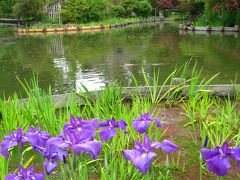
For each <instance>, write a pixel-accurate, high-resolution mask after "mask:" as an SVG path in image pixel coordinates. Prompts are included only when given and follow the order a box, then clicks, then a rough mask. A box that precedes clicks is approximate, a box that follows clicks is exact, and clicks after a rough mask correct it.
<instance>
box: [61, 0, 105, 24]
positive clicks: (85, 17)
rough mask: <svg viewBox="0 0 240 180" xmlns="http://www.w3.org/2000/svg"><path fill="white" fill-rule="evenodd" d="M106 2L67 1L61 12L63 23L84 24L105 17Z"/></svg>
mask: <svg viewBox="0 0 240 180" xmlns="http://www.w3.org/2000/svg"><path fill="white" fill-rule="evenodd" d="M108 7H109V6H108V2H107V0H68V1H67V3H66V5H65V6H63V9H62V11H61V15H62V20H63V22H65V23H66V22H79V23H86V22H91V21H99V20H102V19H103V18H105V17H106V16H107V10H108Z"/></svg>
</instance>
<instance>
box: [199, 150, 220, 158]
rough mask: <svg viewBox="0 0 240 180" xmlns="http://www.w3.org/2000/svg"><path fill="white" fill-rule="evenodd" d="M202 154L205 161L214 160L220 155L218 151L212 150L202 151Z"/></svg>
mask: <svg viewBox="0 0 240 180" xmlns="http://www.w3.org/2000/svg"><path fill="white" fill-rule="evenodd" d="M201 154H202V157H203V159H204V160H208V159H211V158H214V157H215V156H218V155H219V151H218V150H217V149H214V150H210V149H202V150H201Z"/></svg>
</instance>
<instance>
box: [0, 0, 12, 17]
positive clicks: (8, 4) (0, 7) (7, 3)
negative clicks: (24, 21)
mask: <svg viewBox="0 0 240 180" xmlns="http://www.w3.org/2000/svg"><path fill="white" fill-rule="evenodd" d="M15 3H16V0H0V17H4V18H12V17H13V6H14V4H15Z"/></svg>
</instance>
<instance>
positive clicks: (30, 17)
mask: <svg viewBox="0 0 240 180" xmlns="http://www.w3.org/2000/svg"><path fill="white" fill-rule="evenodd" d="M59 1H60V2H62V5H63V9H62V12H61V14H62V19H63V21H64V22H84V23H85V22H90V21H99V20H102V19H104V18H107V17H131V16H142V17H148V16H150V15H151V13H152V5H151V3H150V1H148V0H67V1H65V0H0V17H8V18H20V19H23V20H25V21H40V20H43V19H44V18H43V17H44V14H43V6H44V4H46V3H54V2H59Z"/></svg>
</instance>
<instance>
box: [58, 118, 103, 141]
mask: <svg viewBox="0 0 240 180" xmlns="http://www.w3.org/2000/svg"><path fill="white" fill-rule="evenodd" d="M98 127H99V124H98V119H92V120H89V121H86V120H83V119H82V118H74V117H73V116H72V115H71V116H70V124H69V123H67V124H65V125H64V131H63V133H62V134H61V135H63V136H64V137H65V138H66V139H67V140H68V141H70V142H71V143H72V144H78V142H81V141H85V140H93V139H94V137H95V136H96V130H95V129H97V128H98ZM73 137H74V138H73Z"/></svg>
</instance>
